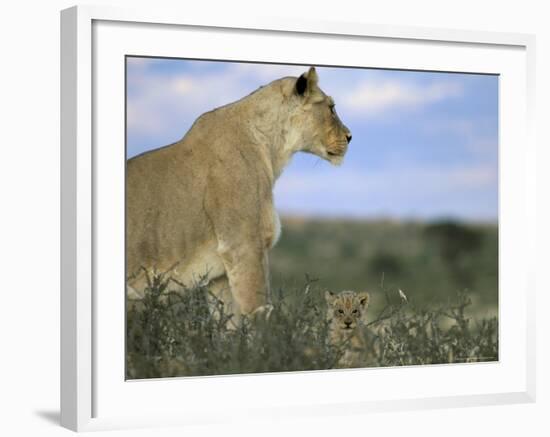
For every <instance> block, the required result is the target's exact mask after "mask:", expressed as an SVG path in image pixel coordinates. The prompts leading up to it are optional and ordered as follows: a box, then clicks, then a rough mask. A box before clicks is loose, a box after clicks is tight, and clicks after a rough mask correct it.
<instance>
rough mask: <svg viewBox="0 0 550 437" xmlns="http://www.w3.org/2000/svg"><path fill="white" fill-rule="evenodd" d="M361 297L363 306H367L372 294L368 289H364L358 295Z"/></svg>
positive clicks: (360, 301) (360, 300)
mask: <svg viewBox="0 0 550 437" xmlns="http://www.w3.org/2000/svg"><path fill="white" fill-rule="evenodd" d="M357 296H358V297H359V303H360V304H361V306H362V307H366V306H367V305H368V304H369V302H370V294H369V293H367V292H366V291H362V292H361V293H359V294H358V295H357Z"/></svg>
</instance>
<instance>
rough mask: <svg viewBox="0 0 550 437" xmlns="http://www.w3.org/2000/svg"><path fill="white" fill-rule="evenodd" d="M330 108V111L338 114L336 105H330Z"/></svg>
mask: <svg viewBox="0 0 550 437" xmlns="http://www.w3.org/2000/svg"><path fill="white" fill-rule="evenodd" d="M329 108H330V112H332V113H333V114H336V109H334V105H330V106H329Z"/></svg>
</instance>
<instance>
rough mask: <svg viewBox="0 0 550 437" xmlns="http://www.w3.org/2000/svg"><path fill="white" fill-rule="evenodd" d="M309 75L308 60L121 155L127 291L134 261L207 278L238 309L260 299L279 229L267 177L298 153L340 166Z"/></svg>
mask: <svg viewBox="0 0 550 437" xmlns="http://www.w3.org/2000/svg"><path fill="white" fill-rule="evenodd" d="M299 80H301V81H302V82H301V83H302V84H303V83H304V81H305V82H306V83H307V87H306V88H305V90H303V92H302V93H301V94H300V93H299V92H298V89H297V84H298V81H299ZM317 81H318V79H317V73H316V72H315V69H314V68H311V69H310V70H309V71H308V72H307V73H305V74H304V75H302V76H301V79H297V78H294V77H287V78H282V79H279V80H276V81H274V82H271V83H270V84H268V85H266V86H264V87H261V88H259V89H258V90H257V91H255V92H254V93H252V94H250V95H248V96H246V97H244V98H242V99H241V100H239V101H237V102H234V103H231V104H229V105H226V106H223V107H220V108H217V109H215V110H213V111H210V112H207V113H205V114H203V115H201V116H200V117H199V118H198V119H197V120H196V121H195V123H194V124H193V126H192V127H191V129H190V130H189V131H188V132H187V134H186V135H185V136H184V137H183V138H182V139H181V140H180V141H179V142H177V143H175V144H172V145H170V146H167V147H164V148H161V149H157V150H154V151H151V152H148V153H145V154H142V155H139V156H137V157H134V158H132V159H130V160H128V163H127V188H126V217H127V234H126V235H127V237H126V238H127V240H126V245H127V246H126V248H127V250H126V254H127V255H126V256H127V274H128V278H129V279H128V289H129V290H132V291H133V292H135V293H136V295H138V296H139V295H141V291H142V290H143V288H144V284H145V283H144V275H143V274H140V267H144V268H145V269H147V270H149V269H157V270H158V271H166V270H169V269H172V273H171V275H172V276H173V277H174V278H176V279H177V280H179V281H180V282H182V283H184V284H185V285H187V286H192V285H193V284H194V283H195V282H196V281H198V280H199V279H203V280H205V281H206V282H211V281H215V282H216V287H215V288H216V289H217V290H220V291H219V293H220V294H221V295H224V296H226V297H227V295H228V294H229V295H230V296H231V297H232V299H233V300H234V303H236V307H237V308H238V310H239V311H240V312H241V313H250V312H252V311H254V310H257V309H258V308H261V307H263V306H264V305H266V303H267V299H268V293H269V278H268V250H269V249H270V248H271V247H273V245H274V244H275V242H276V239H277V238H278V234H279V232H280V227H279V224H278V217H277V213H276V211H275V208H274V205H273V186H274V184H275V181H276V180H277V178H278V177H279V175H280V174H281V172H282V171H283V169H284V167H285V165H286V164H287V163H288V162H289V160H290V159H291V157H292V155H293V154H294V153H296V152H298V151H304V152H309V153H313V154H315V155H318V156H320V157H321V158H324V159H326V160H328V161H329V162H331V163H333V164H340V162H341V161H342V159H343V156H344V154H345V152H346V149H347V144H348V141H349V139H351V135H350V133H349V130H348V129H347V128H346V127H345V126H344V125H343V124H342V122H341V121H340V120H339V118H338V116H337V115H336V113H335V112H334V111H333V109H331V102H332V99H331V98H330V97H328V96H326V95H325V94H324V93H323V91H321V89H320V88H319V87H318V85H317ZM204 92H208V90H204Z"/></svg>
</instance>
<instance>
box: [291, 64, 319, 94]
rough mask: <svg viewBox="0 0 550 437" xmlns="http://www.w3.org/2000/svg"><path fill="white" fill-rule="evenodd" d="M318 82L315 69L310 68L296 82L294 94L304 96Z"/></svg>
mask: <svg viewBox="0 0 550 437" xmlns="http://www.w3.org/2000/svg"><path fill="white" fill-rule="evenodd" d="M318 82H319V77H318V76H317V72H316V71H315V67H311V68H310V69H309V71H308V72H307V73H304V74H302V75H301V76H300V77H299V78H298V79H297V80H296V93H297V94H298V95H300V96H303V95H305V94H306V93H307V92H308V91H309V90H311V89H312V88H313V87H314V86H316V85H317V83H318Z"/></svg>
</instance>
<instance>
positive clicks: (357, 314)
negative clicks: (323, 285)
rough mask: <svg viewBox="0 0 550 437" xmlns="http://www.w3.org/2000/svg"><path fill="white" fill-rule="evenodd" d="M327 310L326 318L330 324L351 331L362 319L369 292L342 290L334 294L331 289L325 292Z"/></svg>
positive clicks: (341, 329)
mask: <svg viewBox="0 0 550 437" xmlns="http://www.w3.org/2000/svg"><path fill="white" fill-rule="evenodd" d="M325 299H326V301H327V306H328V312H327V318H328V319H329V320H330V323H331V326H332V327H333V328H337V329H338V330H340V331H344V332H345V331H350V332H351V331H352V330H353V329H355V328H356V327H357V325H358V324H359V323H360V322H361V321H363V320H364V315H365V313H366V312H367V307H368V305H369V299H370V296H369V293H367V292H366V291H364V292H359V293H357V292H355V291H342V292H340V293H338V294H334V293H332V292H331V291H327V292H326V293H325Z"/></svg>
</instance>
